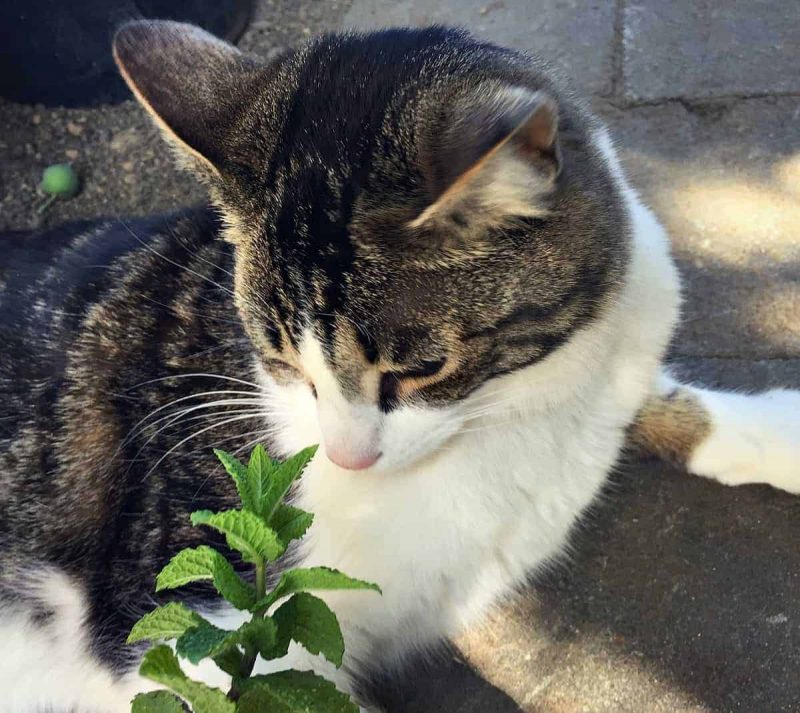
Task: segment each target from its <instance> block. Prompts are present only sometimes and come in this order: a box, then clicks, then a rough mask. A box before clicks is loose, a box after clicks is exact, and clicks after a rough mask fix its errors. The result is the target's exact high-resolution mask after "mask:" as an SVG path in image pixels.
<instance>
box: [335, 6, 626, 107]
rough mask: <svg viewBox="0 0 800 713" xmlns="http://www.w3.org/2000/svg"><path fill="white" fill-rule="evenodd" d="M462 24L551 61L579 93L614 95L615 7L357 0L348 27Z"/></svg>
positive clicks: (488, 36)
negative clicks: (612, 93) (612, 92)
mask: <svg viewBox="0 0 800 713" xmlns="http://www.w3.org/2000/svg"><path fill="white" fill-rule="evenodd" d="M434 23H439V24H445V25H460V26H464V27H467V28H468V29H469V30H470V31H472V32H473V33H475V34H476V35H478V36H480V37H484V38H486V39H488V40H491V41H492V42H497V43H499V44H502V45H504V46H506V47H512V48H514V49H518V50H523V51H525V52H531V53H533V54H536V55H537V56H539V57H541V58H543V59H545V60H547V61H548V62H551V63H552V64H553V65H554V66H555V67H556V68H557V69H558V70H560V71H561V72H562V73H563V74H564V75H565V76H566V77H568V78H569V80H570V81H571V82H572V84H574V86H575V87H577V88H578V89H579V90H580V91H583V92H587V93H593V94H604V95H605V94H610V93H611V91H612V58H613V51H614V3H613V2H586V1H585V0H561V1H560V2H558V3H552V2H541V1H539V2H522V1H520V0H400V1H399V2H398V1H396V0H355V2H353V4H352V7H351V8H350V11H349V12H348V13H347V14H346V15H345V17H344V21H343V24H344V25H345V26H351V27H357V28H362V29H372V28H376V27H387V26H389V25H405V26H411V27H419V26H423V25H430V24H434Z"/></svg>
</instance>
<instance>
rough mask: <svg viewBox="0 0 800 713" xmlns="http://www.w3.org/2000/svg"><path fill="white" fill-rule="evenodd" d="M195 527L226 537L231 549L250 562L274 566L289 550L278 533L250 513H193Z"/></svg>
mask: <svg viewBox="0 0 800 713" xmlns="http://www.w3.org/2000/svg"><path fill="white" fill-rule="evenodd" d="M192 525H205V526H206V527H211V528H213V529H215V530H217V531H218V532H221V533H223V534H224V535H225V539H226V540H227V541H228V546H229V547H231V548H232V549H234V550H238V551H239V552H241V553H242V556H243V557H244V558H245V559H246V560H247V561H248V562H257V561H258V560H259V559H262V558H263V559H265V560H267V561H269V562H272V561H273V560H276V559H278V557H280V556H281V555H282V554H283V552H284V550H285V549H286V548H285V546H284V544H283V543H282V542H281V541H280V540H279V539H278V536H277V535H276V534H275V531H274V530H272V529H271V528H270V527H268V526H267V524H266V523H265V522H264V521H263V520H262V519H261V518H260V517H259V516H258V515H254V514H253V513H251V512H249V511H248V510H225V511H223V512H211V511H210V510H198V511H197V512H193V513H192Z"/></svg>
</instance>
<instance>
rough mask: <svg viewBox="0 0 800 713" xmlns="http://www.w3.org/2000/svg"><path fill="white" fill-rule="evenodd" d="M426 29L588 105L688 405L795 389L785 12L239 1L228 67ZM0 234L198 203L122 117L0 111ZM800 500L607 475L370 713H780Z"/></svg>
mask: <svg viewBox="0 0 800 713" xmlns="http://www.w3.org/2000/svg"><path fill="white" fill-rule="evenodd" d="M429 22H445V23H451V24H462V25H465V26H467V27H469V28H471V29H472V30H474V31H475V32H477V33H479V34H481V35H483V36H485V37H488V38H490V39H492V40H495V41H497V42H499V43H503V44H507V45H512V46H514V47H518V48H522V49H526V50H531V51H533V52H537V53H540V54H541V55H542V56H544V57H546V58H548V59H550V60H551V61H552V62H553V63H554V65H555V66H556V67H558V68H559V69H560V70H561V71H562V72H563V73H564V74H565V75H566V76H567V77H568V78H569V79H570V80H571V81H572V83H573V84H574V85H575V86H576V87H577V88H578V89H579V90H581V91H583V92H585V93H587V94H588V95H589V96H590V97H592V100H593V103H594V106H595V108H596V109H597V111H598V112H599V113H600V114H601V115H602V116H603V117H604V118H605V119H606V120H607V121H608V123H609V125H610V126H611V128H612V131H613V134H614V136H615V137H616V139H617V141H618V143H619V145H620V148H621V150H622V155H623V158H624V161H625V164H626V165H627V168H628V170H629V172H630V174H631V176H632V178H633V181H634V183H635V185H636V186H638V188H639V189H640V191H641V193H642V194H643V195H644V197H645V198H646V200H647V201H648V202H649V203H650V204H651V205H652V206H653V207H654V208H655V210H656V212H657V213H658V215H659V216H660V218H661V219H662V221H663V222H664V223H665V224H666V225H667V226H668V228H669V229H670V231H671V234H672V236H673V240H674V246H675V255H676V257H677V259H678V261H679V263H680V266H681V268H682V272H683V274H684V276H685V285H686V290H685V292H686V309H685V317H684V321H683V325H682V327H681V329H680V331H679V334H678V335H677V338H676V339H675V342H674V345H673V348H672V353H671V358H672V360H673V362H674V363H675V366H676V369H677V371H678V372H679V373H680V374H681V375H682V376H685V377H689V378H693V379H696V380H698V381H702V382H704V383H706V384H709V385H719V386H728V387H734V388H750V389H761V388H764V387H769V386H778V385H791V386H795V387H800V129H799V128H798V127H800V72H798V70H797V68H798V67H799V66H800V9H798V6H797V3H796V2H795V0H738V1H737V0H701V1H699V2H698V1H696V0H695V1H691V0H675V1H672V2H663V1H660V0H616V1H614V0H583V1H581V0H558V1H554V2H545V1H544V0H436V1H435V2H434V1H433V0H403V1H400V2H398V1H397V0H342V1H340V2H321V1H317V2H315V1H314V0H287V1H285V2H281V1H280V0H275V1H271V0H260V5H259V9H258V14H257V17H256V20H255V23H254V24H253V26H252V27H251V29H250V30H249V31H248V33H247V34H246V35H245V37H244V38H243V40H242V42H241V45H242V46H243V47H246V48H248V49H253V50H256V51H260V52H268V51H270V50H271V49H273V48H275V47H276V46H279V45H282V44H290V43H294V42H297V41H299V40H301V39H302V38H303V37H305V36H307V35H310V34H313V33H315V32H318V31H320V30H322V29H328V28H333V27H338V26H341V25H343V24H344V25H358V26H362V27H364V26H377V25H382V24H388V23H403V24H412V25H417V24H424V23H429ZM0 127H2V131H0V229H3V228H9V227H24V226H30V225H33V224H35V222H36V219H35V216H34V214H33V210H32V206H33V204H34V202H35V200H36V198H35V185H36V182H37V181H38V176H39V173H40V171H41V169H42V167H43V166H44V165H46V164H48V163H54V162H57V161H63V160H72V161H74V162H75V164H76V165H77V167H78V168H79V169H80V171H81V173H82V174H83V177H84V179H85V184H86V188H85V190H84V192H83V193H82V194H81V195H80V196H79V197H77V198H75V199H74V200H72V201H71V202H69V203H64V204H62V205H59V206H58V207H57V208H56V209H55V210H53V211H52V212H51V213H50V214H49V215H48V216H47V217H46V221H47V222H57V221H61V220H63V219H65V218H68V217H77V216H94V215H103V214H110V213H149V212H153V211H157V210H162V209H168V208H172V207H174V206H175V205H176V204H183V203H186V202H187V201H190V200H197V199H199V198H200V197H201V196H202V193H201V191H200V190H199V188H198V187H197V186H196V185H195V184H194V183H193V181H192V180H191V179H190V178H188V177H185V176H181V175H180V174H178V173H177V172H176V171H174V170H173V169H172V167H171V165H170V164H169V158H168V156H167V153H166V152H165V151H164V150H163V149H162V147H161V144H160V142H159V140H158V139H157V137H156V135H155V132H154V131H153V130H152V129H151V128H150V127H149V125H148V124H147V122H146V120H145V119H144V116H143V114H142V112H141V111H139V110H138V108H136V107H135V106H134V105H133V103H132V102H128V103H126V104H123V105H119V106H114V107H103V108H100V109H96V110H91V111H84V110H69V111H68V110H62V109H48V110H45V109H42V108H37V107H23V106H17V105H11V104H8V103H0ZM798 543H800V499H798V498H792V497H790V496H788V495H784V494H782V493H779V492H776V491H774V490H771V489H770V488H767V487H755V486H753V487H744V488H738V489H726V488H723V487H721V486H718V485H715V484H713V483H710V482H704V481H702V480H700V479H696V478H692V477H689V476H687V475H685V474H682V473H679V472H675V471H673V470H671V469H669V468H667V467H666V466H663V465H660V464H656V463H646V464H642V463H630V464H626V465H624V466H623V467H622V468H621V469H620V472H619V474H618V475H617V476H616V477H615V478H614V482H613V484H612V486H611V487H610V488H609V490H608V493H607V497H606V498H605V499H604V501H603V503H602V505H600V506H599V507H598V508H597V509H596V511H595V512H594V513H593V514H592V516H591V517H590V518H588V520H587V522H586V523H585V524H584V526H583V527H582V529H581V530H580V532H578V533H576V538H575V549H574V553H573V555H572V557H571V558H570V561H569V562H565V563H564V564H563V565H562V566H559V567H557V568H554V569H553V571H551V572H549V573H547V574H546V575H544V576H541V577H539V578H538V579H537V581H536V583H535V584H532V586H531V587H530V589H528V590H527V591H525V592H523V593H521V594H520V596H519V597H517V598H516V599H515V600H514V601H512V602H509V603H508V604H507V605H506V606H504V607H502V608H500V609H499V610H498V611H497V613H496V615H494V616H493V617H491V618H490V619H489V620H488V621H487V622H486V624H485V625H484V626H483V627H481V628H478V629H476V630H474V631H471V632H469V633H468V634H467V635H466V636H464V637H463V638H462V639H461V640H460V641H458V642H456V645H457V648H454V649H453V651H452V652H448V653H443V655H442V656H441V658H440V659H439V660H438V662H436V663H434V664H433V665H432V666H428V667H425V668H422V667H420V668H418V669H417V670H414V671H412V672H411V673H410V674H409V675H408V676H406V677H404V679H403V680H401V681H396V682H394V683H393V684H391V685H388V686H387V687H386V689H385V697H386V704H387V707H388V708H389V709H390V710H391V711H398V712H400V711H403V712H409V713H410V712H412V711H414V712H418V713H423V712H424V713H427V712H429V711H444V712H446V713H456V712H459V713H467V712H478V711H487V710H493V711H496V712H497V713H506V712H511V711H519V710H523V711H529V712H531V713H533V712H537V713H538V712H541V713H573V712H577V711H588V712H590V713H600V712H608V713H612V712H613V713H623V712H626V711H631V712H637V713H639V712H642V711H647V712H650V711H653V712H662V711H663V712H666V711H670V712H675V711H680V712H681V713H689V712H691V713H701V712H702V713H706V712H711V711H725V712H728V711H731V712H733V711H746V712H748V713H761V712H762V711H763V712H773V711H774V712H776V713H777V712H778V711H800V548H798Z"/></svg>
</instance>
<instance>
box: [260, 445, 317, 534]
mask: <svg viewBox="0 0 800 713" xmlns="http://www.w3.org/2000/svg"><path fill="white" fill-rule="evenodd" d="M316 452H317V446H309V447H308V448H304V449H303V450H302V451H300V452H299V453H295V454H294V455H293V456H292V457H291V458H287V459H286V460H285V461H283V463H280V464H279V465H278V466H277V467H276V468H275V469H274V470H273V471H272V473H271V478H270V480H269V486H268V487H267V488H266V490H265V491H264V495H263V497H262V499H261V510H260V513H261V515H263V517H264V518H266V519H267V521H269V520H270V519H271V517H272V514H273V512H274V511H275V509H276V507H277V506H278V503H280V501H281V500H283V497H284V496H285V495H286V493H287V491H288V490H289V488H290V486H291V485H292V483H293V482H294V481H295V480H297V478H298V477H300V475H301V473H302V472H303V469H304V468H305V467H306V465H307V464H308V462H309V461H310V460H311V459H312V458H313V457H314V454H315V453H316Z"/></svg>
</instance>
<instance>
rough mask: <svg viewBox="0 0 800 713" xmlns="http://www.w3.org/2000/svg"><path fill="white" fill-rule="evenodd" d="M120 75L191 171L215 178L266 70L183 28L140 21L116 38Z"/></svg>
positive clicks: (209, 37) (195, 30)
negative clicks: (255, 87) (248, 103)
mask: <svg viewBox="0 0 800 713" xmlns="http://www.w3.org/2000/svg"><path fill="white" fill-rule="evenodd" d="M113 51H114V59H115V60H116V62H117V66H118V67H119V70H120V72H121V73H122V76H123V77H124V79H125V81H126V82H127V83H128V86H129V87H130V88H131V91H132V92H133V93H134V95H135V96H136V98H137V99H138V100H139V102H140V103H141V104H142V106H143V107H144V108H145V109H146V110H147V111H148V112H149V113H150V115H151V116H152V118H153V119H154V120H155V122H156V124H157V125H158V126H159V128H160V129H161V130H162V132H163V133H164V135H165V137H166V138H167V140H168V141H169V142H170V143H171V144H172V145H173V146H174V147H175V148H177V149H178V154H179V156H182V157H183V158H185V159H186V162H187V163H188V164H189V167H190V168H194V169H196V170H198V171H199V172H200V173H201V174H205V175H206V176H207V177H208V176H212V177H213V176H216V175H219V173H221V172H222V170H223V167H224V164H225V161H226V157H227V156H229V155H230V153H231V141H232V138H233V136H234V130H235V128H236V122H237V120H238V119H239V117H241V115H242V109H243V107H244V106H245V105H246V103H247V101H248V99H250V100H251V99H252V90H253V87H254V83H255V82H256V81H257V80H258V78H259V73H260V71H261V70H262V69H263V65H262V64H261V63H259V62H258V61H257V60H255V59H253V58H252V57H249V56H247V55H245V54H243V53H242V52H240V51H239V50H238V49H236V48H235V47H233V46H232V45H230V44H228V43H227V42H223V41H222V40H220V39H218V38H216V37H214V36H213V35H211V34H209V33H208V32H205V31H204V30H201V29H200V28H199V27H195V26H193V25H187V24H185V23H181V22H170V21H164V20H143V21H135V22H130V23H127V24H126V25H123V26H122V27H121V28H120V29H119V30H118V31H117V33H116V35H115V36H114V43H113Z"/></svg>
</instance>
